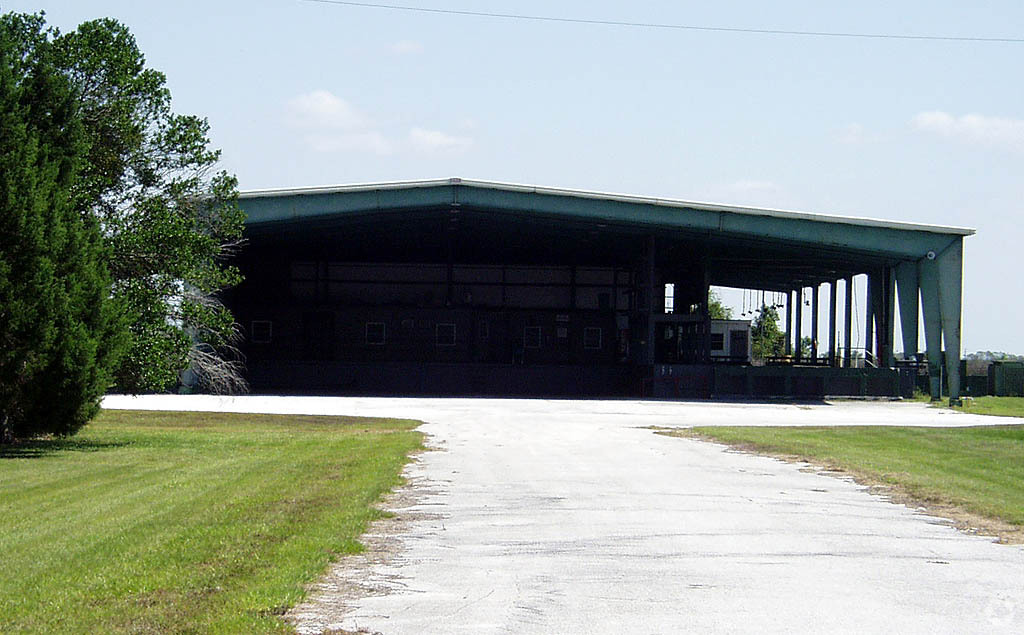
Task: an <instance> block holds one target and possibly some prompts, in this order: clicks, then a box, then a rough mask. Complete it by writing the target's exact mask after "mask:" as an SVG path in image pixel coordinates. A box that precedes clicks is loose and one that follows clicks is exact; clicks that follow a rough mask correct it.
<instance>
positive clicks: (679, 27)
mask: <svg viewBox="0 0 1024 635" xmlns="http://www.w3.org/2000/svg"><path fill="white" fill-rule="evenodd" d="M302 1H303V2H315V3H318V4H337V5H343V6H348V7H362V8H366V9H387V10H391V11H412V12H416V13H433V14H442V15H461V16H473V17H478V18H499V19H503V20H528V21H532V22H561V23H569V24H590V25H599V26H619V27H631V28H638V29H667V30H674V31H710V32H715V33H746V34H759V35H790V36H794V35H795V36H804V37H841V38H860V39H872V40H925V41H936V42H987V43H993V42H995V43H1004V44H1024V38H1015V37H970V36H953V35H904V34H899V33H854V32H845V31H795V30H789V29H744V28H740V27H725V26H699V25H694V24H664V23H659V22H626V21H622V20H591V19H586V18H559V17H555V16H549V15H526V14H519V13H497V12H491V11H468V10H464V9H438V8H431V7H410V6H406V5H398V4H381V3H377V2H347V1H346V0H302Z"/></svg>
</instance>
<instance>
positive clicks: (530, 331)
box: [523, 326, 541, 348]
mask: <svg viewBox="0 0 1024 635" xmlns="http://www.w3.org/2000/svg"><path fill="white" fill-rule="evenodd" d="M540 345H541V329H540V327H539V326H527V327H525V328H524V329H523V348H540Z"/></svg>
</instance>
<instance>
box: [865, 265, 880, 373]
mask: <svg viewBox="0 0 1024 635" xmlns="http://www.w3.org/2000/svg"><path fill="white" fill-rule="evenodd" d="M867 276H868V284H867V292H868V295H867V297H866V298H865V299H864V358H865V359H867V356H868V353H871V354H872V356H874V353H875V350H876V349H875V295H876V292H875V286H876V285H877V282H876V280H877V279H878V274H877V273H873V272H872V273H869V274H867Z"/></svg>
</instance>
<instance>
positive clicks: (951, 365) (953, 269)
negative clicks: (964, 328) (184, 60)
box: [935, 238, 964, 402]
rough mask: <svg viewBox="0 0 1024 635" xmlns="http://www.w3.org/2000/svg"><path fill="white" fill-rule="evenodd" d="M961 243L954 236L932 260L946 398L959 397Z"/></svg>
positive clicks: (962, 268) (961, 290)
mask: <svg viewBox="0 0 1024 635" xmlns="http://www.w3.org/2000/svg"><path fill="white" fill-rule="evenodd" d="M963 256H964V243H963V239H962V238H959V239H957V240H956V241H955V242H954V243H953V244H952V245H950V246H949V247H947V248H946V250H945V251H943V252H942V253H941V254H939V256H938V258H937V259H936V260H935V262H936V263H937V265H938V269H939V311H940V312H941V314H942V339H943V340H944V341H945V344H946V383H947V385H948V386H949V400H950V402H954V401H958V400H959V399H960V325H961V313H960V312H961V304H962V303H963V275H964V264H963Z"/></svg>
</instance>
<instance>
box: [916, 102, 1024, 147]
mask: <svg viewBox="0 0 1024 635" xmlns="http://www.w3.org/2000/svg"><path fill="white" fill-rule="evenodd" d="M910 123H911V125H912V126H913V127H914V128H916V129H917V130H920V131H923V132H930V133H934V134H938V135H941V136H943V137H947V138H950V139H957V140H960V141H965V142H967V143H973V144H978V145H986V146H995V147H1004V148H1010V149H1013V150H1018V151H1024V119H1011V118H1008V117H989V116H986V115H977V114H971V115H963V116H960V117H956V116H954V115H951V114H949V113H947V112H942V111H940V110H932V111H927V112H920V113H918V114H916V115H914V117H913V118H912V119H911V120H910Z"/></svg>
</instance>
